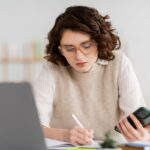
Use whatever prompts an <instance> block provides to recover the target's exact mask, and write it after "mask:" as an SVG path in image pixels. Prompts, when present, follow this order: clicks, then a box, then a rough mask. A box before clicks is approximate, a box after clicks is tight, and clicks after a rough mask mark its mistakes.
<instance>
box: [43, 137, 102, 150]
mask: <svg viewBox="0 0 150 150" xmlns="http://www.w3.org/2000/svg"><path fill="white" fill-rule="evenodd" d="M45 141H46V145H47V148H48V149H62V148H63V149H70V148H75V147H76V148H88V149H90V148H91V149H97V148H100V144H99V143H100V141H94V143H92V144H91V145H84V146H75V145H72V144H70V143H68V142H63V141H58V140H52V139H48V138H45Z"/></svg>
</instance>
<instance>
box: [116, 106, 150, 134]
mask: <svg viewBox="0 0 150 150" xmlns="http://www.w3.org/2000/svg"><path fill="white" fill-rule="evenodd" d="M133 114H134V115H135V117H136V118H137V119H138V120H139V121H140V122H141V124H142V125H143V127H145V126H147V125H148V124H150V109H148V108H146V107H140V108H138V109H137V110H136V111H134V112H133ZM127 119H128V121H129V122H130V124H131V125H132V126H133V127H134V128H135V129H136V126H135V124H134V122H133V121H132V119H131V118H130V116H128V117H127ZM115 130H116V131H118V132H120V131H119V129H118V127H117V126H115Z"/></svg>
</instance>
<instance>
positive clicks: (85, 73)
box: [34, 6, 145, 145]
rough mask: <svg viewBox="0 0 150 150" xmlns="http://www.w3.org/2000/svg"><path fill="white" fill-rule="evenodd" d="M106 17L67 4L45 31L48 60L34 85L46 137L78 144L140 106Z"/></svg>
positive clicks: (131, 73) (99, 135)
mask: <svg viewBox="0 0 150 150" xmlns="http://www.w3.org/2000/svg"><path fill="white" fill-rule="evenodd" d="M108 19H109V17H108V16H102V15H100V14H99V12H98V11H97V10H96V9H94V8H90V7H85V6H72V7H68V8H67V9H66V11H65V12H64V13H62V14H61V15H59V16H58V18H57V19H56V22H55V24H54V27H53V28H52V30H51V31H50V32H49V34H48V41H49V43H48V45H47V47H46V57H45V58H46V60H47V62H46V63H45V65H44V66H43V70H42V71H41V74H40V75H39V77H38V79H37V80H36V83H35V86H34V87H35V95H36V101H37V107H38V110H39V115H40V120H41V124H42V127H43V130H44V133H45V136H46V137H48V138H53V139H57V140H62V141H69V142H70V143H72V144H83V145H84V144H90V143H91V141H92V138H93V137H94V138H95V139H96V140H103V138H104V134H105V133H106V132H108V131H113V130H114V126H115V125H116V123H117V122H118V121H119V120H120V118H121V116H124V115H127V114H130V113H131V112H133V111H134V110H136V109H137V108H139V107H140V106H145V103H144V100H143V97H142V94H141V90H140V88H139V85H138V81H137V79H136V76H135V74H134V71H133V69H132V65H131V63H130V61H129V60H128V58H127V57H126V56H125V55H124V54H123V53H122V52H121V51H120V50H119V49H120V46H121V43H120V39H119V37H118V36H117V35H116V34H115V32H114V29H113V28H112V25H111V22H110V21H108ZM72 113H74V114H75V115H76V116H77V117H78V119H79V120H80V122H81V123H82V124H83V126H84V128H81V127H80V126H77V125H76V122H75V121H74V120H73V118H72Z"/></svg>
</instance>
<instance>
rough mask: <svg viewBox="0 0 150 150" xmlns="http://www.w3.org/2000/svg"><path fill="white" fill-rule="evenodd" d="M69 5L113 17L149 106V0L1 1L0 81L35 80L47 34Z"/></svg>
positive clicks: (41, 61)
mask: <svg viewBox="0 0 150 150" xmlns="http://www.w3.org/2000/svg"><path fill="white" fill-rule="evenodd" d="M70 5H87V6H92V7H95V8H97V9H98V10H99V11H100V12H101V14H102V15H105V14H108V15H110V17H111V21H112V23H113V26H114V27H115V28H116V29H117V32H118V35H119V36H120V38H121V41H122V49H123V50H124V52H125V53H126V54H127V55H128V57H129V58H130V60H131V61H132V63H133V67H134V69H135V72H136V74H137V78H138V80H139V83H140V85H141V89H142V91H143V94H144V97H145V99H146V101H147V103H148V105H149V106H150V104H149V103H150V69H149V64H150V59H149V56H150V44H149V43H150V38H149V35H150V9H149V8H150V1H149V0H76V1H75V0H0V81H1V82H2V81H30V82H32V81H33V80H34V79H35V78H36V76H37V74H38V73H39V71H40V68H41V65H42V63H43V61H44V60H43V56H44V49H45V44H46V43H47V40H46V37H47V33H48V32H49V30H50V29H51V27H52V26H53V24H54V21H55V19H56V17H57V16H58V15H59V14H60V13H62V12H63V11H64V9H65V8H66V7H68V6H70Z"/></svg>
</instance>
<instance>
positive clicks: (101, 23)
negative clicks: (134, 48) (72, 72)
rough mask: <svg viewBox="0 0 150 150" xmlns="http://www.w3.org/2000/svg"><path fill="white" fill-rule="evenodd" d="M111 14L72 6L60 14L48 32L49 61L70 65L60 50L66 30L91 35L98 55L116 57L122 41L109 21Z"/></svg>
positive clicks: (47, 54)
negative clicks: (114, 53) (115, 52)
mask: <svg viewBox="0 0 150 150" xmlns="http://www.w3.org/2000/svg"><path fill="white" fill-rule="evenodd" d="M108 19H109V16H108V15H106V16H102V15H100V14H99V12H98V11H97V10H96V9H95V8H91V7H86V6H71V7H68V8H67V9H66V10H65V12H64V13H62V14H60V15H59V16H58V17H57V19H56V21H55V24H54V26H53V28H52V30H51V31H50V32H49V33H48V41H49V43H48V44H47V45H46V56H45V59H47V61H51V62H53V63H55V64H58V63H61V64H62V65H68V62H67V60H66V59H65V57H64V56H63V55H62V54H61V52H60V51H59V48H58V47H59V46H60V40H61V38H62V35H63V32H64V31H65V30H68V29H69V30H72V31H79V32H83V33H86V34H88V35H90V37H91V39H93V40H94V41H95V42H96V43H97V48H98V57H99V58H101V59H104V60H112V59H114V55H113V52H112V51H113V50H115V49H119V48H120V46H121V42H120V39H119V37H118V36H117V35H116V34H115V33H114V31H115V29H113V28H112V24H111V22H110V21H108Z"/></svg>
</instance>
